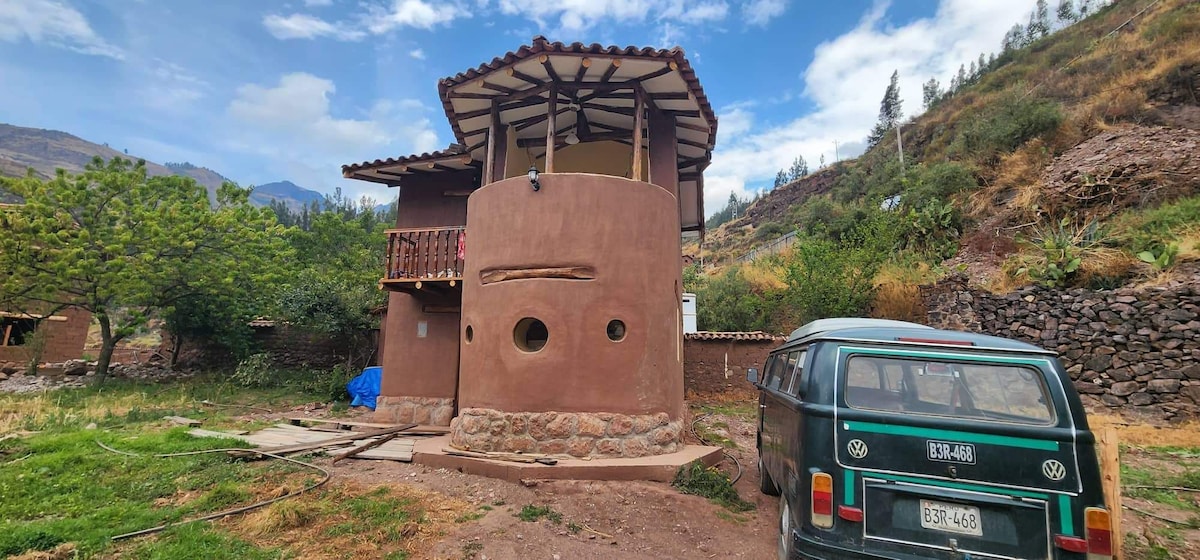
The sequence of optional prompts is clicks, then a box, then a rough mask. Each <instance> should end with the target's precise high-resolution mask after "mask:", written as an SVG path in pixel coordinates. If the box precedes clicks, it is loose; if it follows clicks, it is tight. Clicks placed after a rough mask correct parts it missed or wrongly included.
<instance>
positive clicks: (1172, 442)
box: [1088, 414, 1200, 447]
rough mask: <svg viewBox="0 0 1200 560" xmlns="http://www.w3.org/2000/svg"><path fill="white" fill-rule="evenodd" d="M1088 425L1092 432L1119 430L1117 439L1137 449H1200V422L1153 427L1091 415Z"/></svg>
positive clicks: (1117, 417)
mask: <svg viewBox="0 0 1200 560" xmlns="http://www.w3.org/2000/svg"><path fill="white" fill-rule="evenodd" d="M1088 424H1089V425H1090V426H1091V428H1092V430H1096V429H1097V428H1101V427H1105V426H1113V427H1115V428H1116V429H1117V438H1118V441H1119V442H1120V443H1121V444H1122V445H1133V446H1137V447H1200V422H1196V421H1192V422H1188V423H1186V424H1179V425H1174V426H1152V425H1150V424H1143V423H1130V422H1128V421H1127V420H1125V419H1123V418H1121V417H1119V416H1112V415H1108V414H1089V415H1088Z"/></svg>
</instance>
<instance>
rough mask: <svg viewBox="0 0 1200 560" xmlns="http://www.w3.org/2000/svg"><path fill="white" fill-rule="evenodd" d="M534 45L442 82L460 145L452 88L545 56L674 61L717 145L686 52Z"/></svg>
mask: <svg viewBox="0 0 1200 560" xmlns="http://www.w3.org/2000/svg"><path fill="white" fill-rule="evenodd" d="M532 43H533V44H531V45H522V46H521V48H519V49H517V50H516V51H509V52H507V53H505V54H504V56H498V57H496V58H493V59H492V61H491V62H485V63H483V64H480V65H479V67H478V68H472V69H470V70H467V71H466V72H460V73H458V74H455V75H454V76H450V77H448V78H442V79H441V80H440V81H439V82H438V92H439V94H440V95H441V98H442V107H443V108H444V109H445V111H446V117H447V118H448V119H450V126H451V128H453V129H454V136H455V137H456V138H458V141H459V142H466V138H465V137H464V135H463V131H462V128H461V127H460V126H459V124H458V119H457V118H456V117H455V111H454V106H453V105H452V104H451V99H450V96H449V92H450V88H453V87H454V86H457V85H459V84H462V83H465V82H469V81H471V80H474V79H475V78H478V77H480V76H483V75H486V74H490V73H492V72H495V71H496V70H499V69H501V68H504V67H507V66H510V65H513V64H516V63H518V62H520V61H522V60H526V59H528V58H532V57H535V56H538V55H542V54H572V55H574V54H578V55H585V54H592V55H610V56H626V57H639V58H655V59H663V60H667V59H669V60H674V61H675V63H676V64H677V65H678V68H679V75H680V76H681V77H682V78H683V80H684V81H685V82H687V85H688V89H689V90H690V91H691V93H692V95H693V96H694V97H695V98H696V103H697V105H699V108H700V114H702V115H703V116H704V121H705V122H707V123H709V129H710V130H709V137H708V145H709V146H712V145H714V144H716V142H717V114H716V113H715V112H714V111H713V108H712V105H711V104H710V103H709V102H708V96H707V95H705V94H704V88H702V87H700V79H699V78H697V77H696V71H695V70H694V69H692V65H691V63H689V62H688V60H687V58H684V53H683V49H682V48H681V47H674V48H671V49H655V48H651V47H642V48H638V47H634V46H628V47H624V48H621V47H618V46H615V45H614V46H608V47H605V46H603V45H600V44H599V43H592V44H591V45H584V44H583V43H578V42H576V43H571V44H570V45H567V44H564V43H561V42H558V41H555V42H553V43H552V42H550V41H549V40H548V39H546V38H545V37H543V36H541V35H537V36H535V37H534V38H533V41H532Z"/></svg>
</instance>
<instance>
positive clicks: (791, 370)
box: [779, 352, 800, 393]
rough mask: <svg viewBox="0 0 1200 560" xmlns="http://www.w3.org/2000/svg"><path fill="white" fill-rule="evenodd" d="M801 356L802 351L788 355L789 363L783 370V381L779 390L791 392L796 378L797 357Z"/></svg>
mask: <svg viewBox="0 0 1200 560" xmlns="http://www.w3.org/2000/svg"><path fill="white" fill-rule="evenodd" d="M799 356H800V352H792V353H790V354H788V355H787V364H786V365H785V366H784V368H785V369H784V370H783V383H781V384H780V385H779V390H780V391H783V392H784V393H790V392H791V388H792V384H793V383H794V382H795V379H796V358H798V357H799Z"/></svg>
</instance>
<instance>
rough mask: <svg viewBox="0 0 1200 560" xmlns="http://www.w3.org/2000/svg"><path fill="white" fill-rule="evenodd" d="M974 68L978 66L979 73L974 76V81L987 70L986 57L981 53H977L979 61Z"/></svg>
mask: <svg viewBox="0 0 1200 560" xmlns="http://www.w3.org/2000/svg"><path fill="white" fill-rule="evenodd" d="M976 68H978V72H979V73H978V74H977V75H976V76H975V81H979V78H981V77H982V76H983V74H984V72H987V70H988V67H987V57H985V56H984V55H983V53H979V61H978V65H977V66H976Z"/></svg>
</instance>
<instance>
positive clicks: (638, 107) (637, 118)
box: [631, 95, 646, 181]
mask: <svg viewBox="0 0 1200 560" xmlns="http://www.w3.org/2000/svg"><path fill="white" fill-rule="evenodd" d="M645 124H646V102H645V101H644V100H643V99H642V96H640V95H634V96H633V177H631V178H632V179H633V180H634V181H644V180H645V179H644V178H643V177H642V127H644V126H645Z"/></svg>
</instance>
